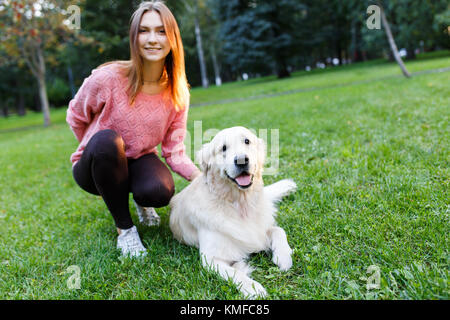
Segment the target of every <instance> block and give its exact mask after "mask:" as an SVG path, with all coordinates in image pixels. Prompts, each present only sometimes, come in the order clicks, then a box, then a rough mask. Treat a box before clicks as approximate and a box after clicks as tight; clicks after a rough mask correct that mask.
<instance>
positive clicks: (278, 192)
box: [264, 179, 297, 203]
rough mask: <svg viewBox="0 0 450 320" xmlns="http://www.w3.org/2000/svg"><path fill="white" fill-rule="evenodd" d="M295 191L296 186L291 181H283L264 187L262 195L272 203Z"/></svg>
mask: <svg viewBox="0 0 450 320" xmlns="http://www.w3.org/2000/svg"><path fill="white" fill-rule="evenodd" d="M295 190H297V184H296V183H295V182H294V181H293V180H292V179H284V180H281V181H278V182H275V183H273V184H271V185H268V186H265V187H264V195H265V196H266V197H267V198H268V199H270V200H272V202H273V203H277V202H280V201H281V199H282V198H283V197H285V196H287V195H289V194H290V193H292V192H295Z"/></svg>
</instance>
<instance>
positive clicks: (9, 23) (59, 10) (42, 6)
mask: <svg viewBox="0 0 450 320" xmlns="http://www.w3.org/2000/svg"><path fill="white" fill-rule="evenodd" d="M68 6H69V3H68V1H60V0H58V1H57V0H46V1H42V2H40V3H36V2H34V1H31V0H22V1H10V2H3V8H2V10H1V12H0V15H1V24H2V25H1V26H2V31H1V33H0V37H1V39H2V42H3V47H4V49H5V51H6V52H7V54H8V55H9V56H10V57H11V58H12V59H14V60H15V61H16V62H18V63H23V62H25V64H26V65H27V66H28V68H29V70H30V71H31V73H32V74H33V76H34V77H35V79H36V80H37V83H38V90H39V98H40V102H41V107H42V111H43V115H44V126H48V125H50V108H49V103H48V97H47V90H46V83H45V75H46V58H47V59H48V58H50V57H49V56H46V51H48V50H50V49H51V48H55V47H58V46H61V45H64V42H65V41H64V40H65V38H67V37H68V36H69V35H70V34H71V33H72V32H71V30H70V29H68V28H67V27H66V25H65V24H64V20H65V19H66V18H67V17H66V16H65V15H64V13H65V11H64V8H67V7H68Z"/></svg>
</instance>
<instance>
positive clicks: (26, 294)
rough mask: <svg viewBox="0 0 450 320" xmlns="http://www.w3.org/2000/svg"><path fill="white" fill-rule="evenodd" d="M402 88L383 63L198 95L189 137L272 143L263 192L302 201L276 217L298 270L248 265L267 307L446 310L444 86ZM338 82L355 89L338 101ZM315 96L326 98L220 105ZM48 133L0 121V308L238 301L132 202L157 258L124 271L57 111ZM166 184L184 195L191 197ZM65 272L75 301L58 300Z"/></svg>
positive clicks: (403, 82) (447, 77)
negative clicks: (78, 178) (261, 132)
mask: <svg viewBox="0 0 450 320" xmlns="http://www.w3.org/2000/svg"><path fill="white" fill-rule="evenodd" d="M449 66H450V57H449V56H448V55H447V56H444V57H438V58H435V59H424V60H418V61H415V62H410V63H407V67H409V69H410V71H420V70H427V69H435V68H442V67H449ZM398 74H400V71H399V69H398V67H397V66H396V65H395V64H392V63H382V62H379V61H378V62H372V63H370V62H369V63H363V64H356V65H352V66H344V67H339V68H334V69H332V70H318V71H313V72H311V73H308V74H307V73H306V72H298V73H295V74H294V76H293V77H292V78H290V79H286V80H276V79H274V78H271V77H268V78H264V79H255V80H250V81H247V82H239V83H232V84H226V85H224V86H222V87H219V88H215V87H213V88H210V89H207V90H204V89H194V90H192V103H193V104H201V103H210V105H208V106H204V107H197V108H195V107H193V108H191V110H190V114H189V124H188V129H189V131H190V132H191V135H192V137H193V136H194V135H193V128H194V121H199V120H201V121H202V127H203V131H205V130H207V129H209V128H217V129H223V128H226V127H231V126H236V125H243V126H246V127H248V128H254V129H268V130H269V132H270V129H278V130H279V139H280V140H279V141H280V155H279V158H280V162H279V170H278V174H277V175H272V176H265V182H266V184H269V183H272V182H275V181H277V180H280V179H282V178H288V177H289V178H292V179H294V180H295V181H296V183H297V185H298V187H299V189H298V191H297V192H296V193H295V194H294V195H291V196H289V197H288V198H286V199H285V200H284V201H283V202H282V203H281V205H280V207H279V208H280V209H279V215H278V218H277V221H278V223H279V225H281V226H282V227H283V228H284V229H285V230H286V233H287V236H288V241H289V243H290V245H291V247H292V248H293V249H294V253H293V267H292V268H291V269H290V270H289V271H287V272H281V271H279V270H278V269H277V268H276V267H275V265H273V264H272V262H271V255H270V254H267V253H258V254H255V255H252V257H251V259H250V263H251V264H252V265H253V266H254V267H255V268H256V270H255V271H254V273H253V278H254V279H255V280H257V281H259V282H260V283H261V284H262V285H263V286H264V287H265V288H266V289H267V291H268V293H269V297H268V298H270V299H449V297H450V295H449V281H448V272H449V258H450V256H449V250H448V249H449V238H448V235H449V231H450V230H449V211H450V202H449V200H450V199H449V187H450V171H449V162H450V152H449V143H448V141H449V138H450V135H449V115H450V108H449V106H450V89H449V83H450V72H443V73H433V74H420V75H416V76H414V77H413V78H412V79H405V78H402V77H396V76H395V75H398ZM370 79H372V80H373V81H371V82H370V81H366V80H370ZM341 83H350V84H349V85H347V86H337V87H333V86H335V85H339V84H341ZM312 87H321V88H320V89H319V88H318V89H317V90H311V91H306V92H299V93H294V94H288V95H280V96H275V97H266V98H259V99H257V98H255V99H251V100H248V101H241V102H234V103H222V104H217V103H214V101H221V100H223V99H228V98H230V97H231V98H234V97H239V98H241V97H249V96H258V95H260V94H271V93H279V92H283V91H287V90H297V89H302V88H305V89H306V88H312ZM41 118H42V116H41V115H40V114H30V115H28V116H27V117H25V118H18V117H11V118H10V119H6V120H5V119H0V148H1V150H2V153H1V157H0V186H1V190H2V192H1V193H0V203H1V207H0V298H1V299H241V298H242V296H241V295H240V293H239V292H238V290H237V289H236V288H235V287H234V286H233V285H232V284H231V283H229V282H227V281H224V280H222V279H221V278H220V277H219V276H217V275H215V274H214V273H209V272H206V271H205V270H204V269H203V268H202V267H201V263H200V258H199V254H198V251H197V249H195V248H190V247H187V246H184V245H181V244H179V243H178V242H177V241H176V240H174V239H173V237H172V235H171V232H170V229H169V226H168V210H167V209H168V208H162V209H158V210H157V211H158V213H159V214H160V215H161V217H162V222H161V226H160V227H156V228H155V227H144V226H142V225H139V224H138V220H137V216H136V213H135V209H134V207H133V206H132V204H131V202H130V209H131V210H132V215H133V219H134V221H136V223H137V226H138V230H139V232H140V234H141V238H142V240H143V243H144V245H145V246H146V247H147V248H149V251H150V254H149V255H148V257H146V258H144V259H141V260H130V259H119V251H118V250H116V248H115V246H116V238H117V234H116V231H115V227H114V224H113V220H112V217H111V216H110V214H109V213H108V211H107V208H106V206H105V204H104V203H103V201H102V200H101V198H99V197H96V196H93V195H90V194H88V193H86V192H84V191H82V190H81V189H80V188H79V187H78V186H77V184H76V183H75V181H74V180H73V178H72V172H71V163H70V161H69V157H70V154H71V153H72V152H74V151H75V149H76V147H77V141H76V139H75V137H74V136H73V134H72V132H71V131H70V129H69V127H68V125H67V124H66V123H65V110H64V109H59V110H53V111H52V120H53V125H52V126H51V127H49V128H42V127H39V126H33V125H35V124H39V123H42V119H41ZM22 127H28V128H27V129H23V128H22ZM14 128H19V129H18V130H15V129H14ZM20 128H22V129H20ZM174 178H175V183H176V188H177V190H178V191H180V190H181V189H182V188H184V187H185V186H186V185H187V182H186V181H184V180H183V179H182V178H180V177H178V176H177V175H175V174H174ZM130 199H131V196H130ZM72 265H76V266H78V267H79V268H80V277H81V284H80V289H78V290H74V289H69V288H68V286H67V281H68V279H69V278H70V277H71V276H72V275H73V271H68V270H67V269H68V267H69V266H72ZM370 266H375V267H372V268H375V269H377V270H379V275H380V286H379V288H378V289H370V290H368V289H367V288H366V285H367V283H368V280H367V278H370V279H372V278H373V277H374V276H376V272H374V271H370V272H367V271H368V268H369V267H370Z"/></svg>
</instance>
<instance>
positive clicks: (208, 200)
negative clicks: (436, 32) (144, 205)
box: [170, 127, 297, 298]
mask: <svg viewBox="0 0 450 320" xmlns="http://www.w3.org/2000/svg"><path fill="white" fill-rule="evenodd" d="M265 149H266V148H265V144H264V140H262V139H260V138H258V137H256V136H255V135H254V134H253V133H252V132H251V131H250V130H248V129H246V128H244V127H233V128H228V129H224V130H222V131H220V132H219V133H218V134H217V135H216V136H215V137H214V138H213V139H212V140H211V142H209V143H207V144H205V145H203V147H202V149H201V150H200V151H199V152H198V154H197V157H198V160H199V164H200V169H201V171H202V174H201V175H199V176H198V177H197V178H195V179H194V180H193V181H192V182H191V183H190V184H189V185H188V186H187V187H186V188H184V189H183V190H182V191H181V192H180V193H178V194H177V195H175V196H174V197H173V198H172V200H171V202H170V207H171V213H170V228H171V230H172V233H173V234H174V236H175V238H176V239H177V240H179V241H180V242H182V243H185V244H187V245H190V246H195V247H197V248H199V250H200V254H201V257H202V264H203V266H204V267H206V268H210V269H213V270H215V271H217V272H218V273H219V274H220V276H222V277H223V278H225V279H232V281H233V282H234V283H235V284H236V285H237V286H238V288H239V289H240V290H241V292H242V293H243V294H244V295H245V296H247V297H249V298H256V297H258V296H259V297H264V296H266V294H267V293H266V290H265V289H264V288H263V286H262V285H261V284H260V283H258V282H256V281H254V280H253V279H251V278H250V273H251V270H252V269H251V268H250V267H249V266H248V264H247V263H246V259H247V258H248V256H249V255H250V254H251V253H254V252H258V251H263V250H271V251H272V255H273V258H272V261H273V262H274V263H275V264H276V265H277V266H278V267H279V268H280V269H281V270H288V269H289V268H290V267H291V266H292V259H291V253H292V250H291V248H290V247H289V244H288V242H287V238H286V233H285V232H284V230H283V229H282V228H280V227H278V226H277V224H276V222H275V219H274V218H275V215H276V211H277V209H276V207H275V204H276V202H278V201H280V200H281V198H282V197H283V196H285V195H288V194H289V193H291V192H293V191H295V190H296V188H297V185H296V184H295V183H294V181H292V180H289V179H285V180H281V181H279V182H276V183H274V184H272V185H269V186H266V187H264V184H263V179H262V172H263V166H264V160H265Z"/></svg>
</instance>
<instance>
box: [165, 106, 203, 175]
mask: <svg viewBox="0 0 450 320" xmlns="http://www.w3.org/2000/svg"><path fill="white" fill-rule="evenodd" d="M188 109H189V107H188V106H187V107H186V108H184V110H182V111H179V112H177V114H176V116H175V118H174V120H173V121H172V123H171V124H170V127H169V130H167V132H166V135H165V137H164V139H163V141H162V143H161V155H162V156H163V158H164V159H166V163H167V164H168V165H169V166H170V168H171V169H172V170H173V171H174V172H176V173H178V174H179V175H180V176H182V177H183V178H185V179H186V180H189V177H190V176H191V174H192V173H193V172H194V170H196V169H197V167H196V166H195V164H194V163H193V162H192V160H191V159H190V158H189V157H188V156H187V155H186V152H185V151H186V147H185V145H184V138H185V136H186V123H187V115H188Z"/></svg>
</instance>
